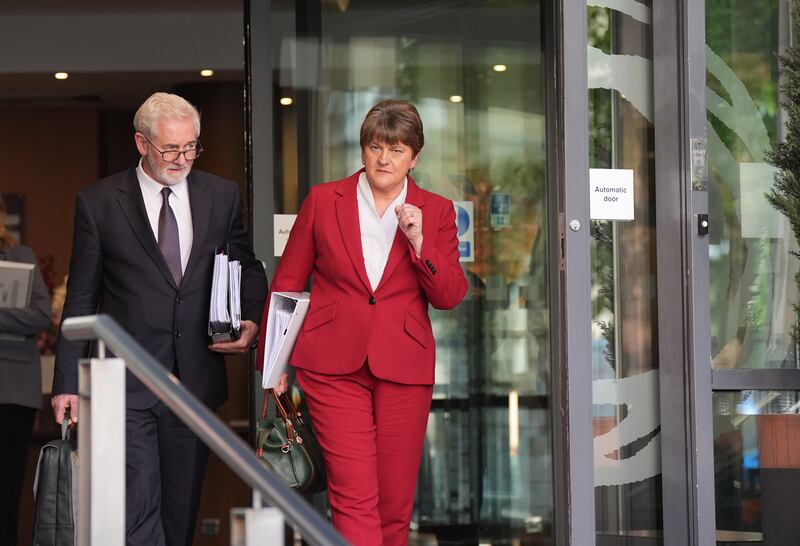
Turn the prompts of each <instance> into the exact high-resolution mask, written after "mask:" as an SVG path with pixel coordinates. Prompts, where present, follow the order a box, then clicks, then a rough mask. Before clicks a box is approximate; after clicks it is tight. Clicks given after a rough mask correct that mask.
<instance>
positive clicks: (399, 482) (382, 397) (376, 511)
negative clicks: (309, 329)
mask: <svg viewBox="0 0 800 546" xmlns="http://www.w3.org/2000/svg"><path fill="white" fill-rule="evenodd" d="M297 380H298V381H299V383H300V387H301V388H302V389H303V392H304V393H305V396H306V400H307V403H308V409H309V412H310V414H311V421H312V423H313V426H314V432H315V433H316V435H317V440H318V441H319V443H320V446H321V447H322V450H323V454H324V457H325V467H326V470H327V473H328V499H329V501H330V505H331V514H332V518H333V526H334V527H335V528H336V529H337V530H338V531H339V533H341V534H342V536H343V537H344V538H345V539H347V541H349V542H350V543H351V544H353V545H354V546H381V545H383V546H400V545H402V546H406V544H408V526H409V522H410V521H411V511H412V509H413V508H414V493H415V491H416V486H417V474H418V472H419V463H420V458H421V456H422V443H423V440H424V438H425V429H426V427H427V423H428V413H429V412H430V407H431V396H432V394H433V386H432V385H403V384H400V383H393V382H390V381H384V380H382V379H378V378H377V377H375V376H374V375H372V372H371V371H370V369H369V365H368V364H364V366H362V367H361V369H359V370H358V371H356V372H354V373H351V374H344V375H326V374H319V373H315V372H310V371H308V370H303V369H299V368H298V369H297Z"/></svg>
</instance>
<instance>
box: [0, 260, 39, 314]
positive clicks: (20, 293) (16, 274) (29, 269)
mask: <svg viewBox="0 0 800 546" xmlns="http://www.w3.org/2000/svg"><path fill="white" fill-rule="evenodd" d="M33 268H34V265H33V264H29V263H24V262H6V261H0V307H16V308H20V307H28V305H30V303H31V289H32V287H33Z"/></svg>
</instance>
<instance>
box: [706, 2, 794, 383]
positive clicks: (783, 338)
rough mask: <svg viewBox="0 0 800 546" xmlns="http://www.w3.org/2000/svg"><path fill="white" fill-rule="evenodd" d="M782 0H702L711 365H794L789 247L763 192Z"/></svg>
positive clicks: (775, 110) (775, 135)
mask: <svg viewBox="0 0 800 546" xmlns="http://www.w3.org/2000/svg"><path fill="white" fill-rule="evenodd" d="M787 10H788V4H783V3H781V2H774V1H772V0H753V1H752V2H731V1H730V0H707V1H706V44H707V45H706V67H707V82H706V85H707V89H706V95H707V96H706V106H707V109H708V111H707V120H708V126H707V135H708V161H709V184H708V200H709V217H710V220H711V221H710V231H709V261H710V272H711V275H710V292H709V299H710V304H711V354H712V355H713V365H714V367H716V368H785V367H792V368H796V367H797V355H796V351H795V347H794V345H793V344H792V343H791V337H790V332H791V328H792V325H793V324H794V322H795V316H794V311H793V309H792V302H795V301H797V299H798V294H797V288H796V286H795V284H794V282H793V277H794V275H795V273H796V272H797V269H798V264H797V260H796V259H794V258H792V257H791V256H790V255H789V252H790V251H792V250H796V249H797V242H796V241H795V240H794V237H792V235H791V231H790V230H789V226H788V223H787V222H786V220H785V218H784V217H783V216H781V215H780V214H779V213H778V212H777V211H776V210H775V209H774V208H772V206H771V205H770V204H769V202H768V201H767V200H766V198H765V197H764V194H765V193H767V192H769V190H770V187H771V186H772V167H770V166H769V165H768V164H767V163H765V158H764V152H766V151H768V150H770V149H771V148H772V147H773V146H774V145H775V143H776V142H777V140H778V139H779V138H780V132H781V130H782V129H781V127H782V112H781V109H780V106H779V96H778V57H777V55H776V52H778V51H782V50H783V48H784V46H785V45H786V44H785V43H784V42H786V40H787V39H788V37H786V36H783V35H782V33H781V31H780V27H781V25H783V24H785V22H786V21H787V20H788V11H787Z"/></svg>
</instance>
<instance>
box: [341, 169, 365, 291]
mask: <svg viewBox="0 0 800 546" xmlns="http://www.w3.org/2000/svg"><path fill="white" fill-rule="evenodd" d="M359 174H361V171H359V172H357V173H356V174H354V175H353V176H351V177H350V178H347V179H345V180H343V181H341V182H340V183H339V186H338V187H337V188H336V193H337V194H338V196H339V197H338V199H336V221H337V222H338V224H339V231H340V232H341V234H342V241H343V242H344V247H345V250H347V255H348V256H349V257H350V261H351V262H353V267H354V268H355V270H356V273H357V274H358V277H359V278H360V279H361V282H362V283H364V286H365V287H366V289H367V290H368V291H369V293H370V294H372V293H373V292H372V286H370V284H369V277H367V269H366V266H365V265H364V252H363V250H362V248H361V227H360V223H359V221H358V198H357V197H356V185H357V184H358V176H359Z"/></svg>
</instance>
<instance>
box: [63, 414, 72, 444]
mask: <svg viewBox="0 0 800 546" xmlns="http://www.w3.org/2000/svg"><path fill="white" fill-rule="evenodd" d="M70 421H72V417H70V415H69V408H67V409H66V411H65V412H64V418H63V419H61V439H62V440H69V439H70V438H71V437H72V429H70V428H69V423H70Z"/></svg>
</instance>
